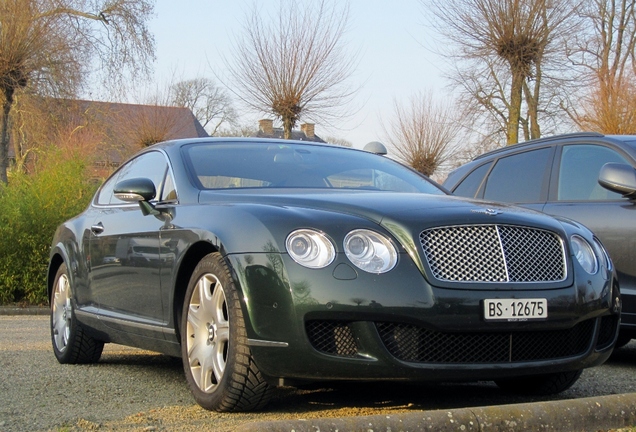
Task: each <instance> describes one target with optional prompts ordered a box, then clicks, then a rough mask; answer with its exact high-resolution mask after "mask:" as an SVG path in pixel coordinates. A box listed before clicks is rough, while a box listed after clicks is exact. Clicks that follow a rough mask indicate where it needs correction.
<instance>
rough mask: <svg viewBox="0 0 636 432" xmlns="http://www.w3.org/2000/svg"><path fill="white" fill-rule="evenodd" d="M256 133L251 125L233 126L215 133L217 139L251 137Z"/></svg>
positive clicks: (256, 130) (255, 129) (256, 129)
mask: <svg viewBox="0 0 636 432" xmlns="http://www.w3.org/2000/svg"><path fill="white" fill-rule="evenodd" d="M257 133H258V128H257V127H255V126H253V125H251V124H235V125H231V126H229V127H224V128H221V129H219V130H218V131H217V133H216V136H219V137H253V136H256V134H257Z"/></svg>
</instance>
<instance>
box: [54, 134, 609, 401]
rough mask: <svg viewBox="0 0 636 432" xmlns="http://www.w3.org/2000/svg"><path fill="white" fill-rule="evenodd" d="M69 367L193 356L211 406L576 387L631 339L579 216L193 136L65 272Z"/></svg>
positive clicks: (59, 254)
mask: <svg viewBox="0 0 636 432" xmlns="http://www.w3.org/2000/svg"><path fill="white" fill-rule="evenodd" d="M48 290H49V294H50V300H51V339H52V345H53V351H54V353H55V356H56V357H57V359H58V361H59V362H60V363H91V362H97V361H98V360H99V358H100V356H101V353H102V348H103V346H104V344H105V343H110V342H112V343H118V344H124V345H129V346H134V347H140V348H143V349H148V350H154V351H158V352H161V353H165V354H167V355H170V356H177V357H180V358H182V360H183V367H184V371H185V375H186V378H187V382H188V385H189V386H190V389H191V391H192V394H193V395H194V398H195V399H196V401H197V402H198V403H199V404H200V405H201V406H202V407H204V408H207V409H211V410H218V411H240V410H254V409H261V408H263V407H264V406H265V404H266V403H267V401H268V399H269V398H270V396H271V395H272V389H274V388H275V387H276V386H281V385H299V384H301V383H307V382H312V381H326V380H368V381H372V380H375V381H391V380H410V381H414V382H417V381H451V380H452V381H472V380H493V381H495V382H496V383H497V384H498V385H499V386H500V387H501V388H503V389H505V390H507V391H515V392H520V393H534V394H550V393H557V392H561V391H563V390H565V389H567V388H569V387H570V386H571V385H572V384H574V383H575V381H576V380H577V379H578V377H579V376H580V374H581V371H582V370H583V369H584V368H587V367H591V366H596V365H599V364H601V363H603V362H604V361H605V360H606V359H607V358H608V357H609V355H610V354H611V352H612V349H613V347H614V344H615V341H616V337H617V330H618V326H619V321H620V311H621V303H620V292H619V286H618V282H617V278H616V274H615V271H614V268H613V266H612V262H611V260H610V259H609V257H608V255H607V253H606V251H605V249H604V247H603V246H602V244H601V243H600V242H599V240H598V239H597V238H595V237H594V235H593V234H592V233H591V232H590V231H589V230H588V229H586V228H585V227H584V226H582V225H580V224H579V223H576V222H573V221H571V220H568V219H557V218H554V217H550V216H547V215H544V214H541V213H537V212H533V211H531V210H524V209H521V208H518V207H514V206H507V205H502V204H495V203H491V202H486V201H478V200H470V199H465V198H459V197H453V196H449V195H448V194H447V193H446V192H445V191H444V190H443V189H442V188H440V187H439V186H437V185H436V184H434V183H433V182H431V181H430V180H428V179H427V178H425V177H423V176H421V175H419V174H418V173H416V172H414V171H412V170H410V169H409V168H406V167H404V166H403V165H401V164H399V163H397V162H395V161H393V160H391V159H389V158H387V157H384V156H380V155H377V154H373V153H370V152H365V151H362V150H354V149H348V148H342V147H336V146H331V145H321V144H308V143H305V142H300V141H283V140H266V139H245V138H240V139H215V138H202V139H189V140H178V141H170V142H165V143H160V144H157V145H154V146H151V147H149V148H147V149H145V150H143V151H141V152H140V153H138V154H137V155H136V156H134V157H133V158H131V159H130V160H128V161H127V162H126V163H125V164H123V165H122V166H121V167H120V168H119V169H118V170H117V171H116V172H115V173H114V174H113V175H112V176H110V178H109V179H108V180H106V182H105V183H104V184H103V186H102V187H101V188H100V189H99V190H98V192H97V193H96V195H95V197H94V199H93V200H92V202H91V204H90V205H89V206H88V208H87V209H86V210H85V211H84V212H83V213H82V214H80V215H79V216H77V217H75V218H74V219H71V220H69V221H67V222H65V223H64V224H62V225H61V226H60V227H59V228H58V229H57V231H56V233H55V237H54V239H53V244H52V249H51V255H50V263H49V267H48Z"/></svg>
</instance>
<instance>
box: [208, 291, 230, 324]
mask: <svg viewBox="0 0 636 432" xmlns="http://www.w3.org/2000/svg"><path fill="white" fill-rule="evenodd" d="M211 305H212V306H213V307H214V321H215V322H216V323H217V324H218V323H222V322H227V321H226V320H225V314H224V312H223V310H224V309H223V307H224V306H225V293H224V292H223V286H222V285H221V284H220V283H219V282H217V283H216V286H215V290H214V293H213V294H212V298H211Z"/></svg>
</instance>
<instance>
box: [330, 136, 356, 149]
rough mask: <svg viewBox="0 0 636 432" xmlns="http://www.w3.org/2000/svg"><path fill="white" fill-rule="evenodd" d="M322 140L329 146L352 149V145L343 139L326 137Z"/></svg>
mask: <svg viewBox="0 0 636 432" xmlns="http://www.w3.org/2000/svg"><path fill="white" fill-rule="evenodd" d="M324 140H325V141H327V142H328V143H329V144H335V145H339V146H341V147H353V143H352V142H351V141H349V140H346V139H344V138H339V137H335V136H326V137H324Z"/></svg>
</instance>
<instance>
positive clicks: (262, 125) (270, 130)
mask: <svg viewBox="0 0 636 432" xmlns="http://www.w3.org/2000/svg"><path fill="white" fill-rule="evenodd" d="M258 129H259V130H260V131H261V132H263V134H264V135H267V136H271V135H274V120H269V119H262V120H259V121H258Z"/></svg>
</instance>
